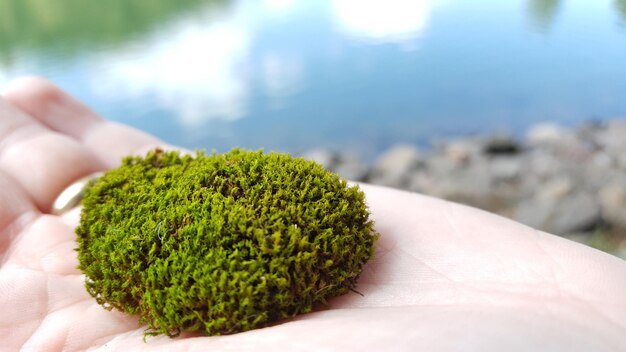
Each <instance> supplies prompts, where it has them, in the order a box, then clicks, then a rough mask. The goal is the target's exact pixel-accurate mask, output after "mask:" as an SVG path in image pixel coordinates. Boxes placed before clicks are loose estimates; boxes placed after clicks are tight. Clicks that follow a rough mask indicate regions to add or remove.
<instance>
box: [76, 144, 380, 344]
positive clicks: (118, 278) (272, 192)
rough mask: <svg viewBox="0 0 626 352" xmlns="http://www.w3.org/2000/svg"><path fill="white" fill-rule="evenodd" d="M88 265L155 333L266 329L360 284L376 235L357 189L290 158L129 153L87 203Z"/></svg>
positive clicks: (98, 289)
mask: <svg viewBox="0 0 626 352" xmlns="http://www.w3.org/2000/svg"><path fill="white" fill-rule="evenodd" d="M83 205H84V208H83V210H82V213H81V221H80V225H79V226H78V228H77V229H76V233H77V235H78V249H77V251H78V259H79V263H80V264H79V268H80V269H81V270H82V271H83V272H84V273H85V275H86V287H87V290H88V292H89V293H90V294H91V295H92V296H93V297H95V299H96V300H97V301H98V303H99V304H101V305H103V306H104V307H105V308H107V309H113V308H115V309H118V310H120V311H123V312H126V313H130V314H138V315H139V316H140V321H141V322H142V323H146V324H147V325H148V329H147V330H146V333H147V334H155V335H156V334H167V335H169V336H176V335H178V334H179V333H180V332H182V331H202V332H204V333H206V334H209V335H219V334H228V333H234V332H240V331H246V330H250V329H254V328H258V327H263V326H266V325H268V324H271V323H273V322H276V321H278V320H280V319H284V318H289V317H293V316H295V315H297V314H300V313H305V312H309V311H311V310H312V309H313V308H314V307H315V306H316V305H317V304H319V303H325V302H326V300H327V299H328V298H330V297H333V296H337V295H341V294H343V293H346V292H347V291H348V290H351V289H353V288H354V286H355V284H356V280H357V278H358V276H359V274H360V273H361V271H362V268H363V265H364V264H365V263H366V262H367V261H368V260H369V259H370V258H371V257H372V255H373V251H374V241H375V240H376V238H377V237H378V235H377V234H376V233H375V231H374V229H373V224H372V221H371V220H370V219H369V212H368V209H367V206H366V204H365V201H364V194H363V192H361V191H360V190H359V188H358V186H349V185H348V184H347V182H346V181H345V180H342V179H340V178H339V176H337V175H335V174H333V173H330V172H328V171H326V170H324V169H323V168H322V167H321V166H319V165H318V164H316V163H314V162H311V161H306V160H304V159H302V158H293V157H291V156H289V155H287V154H278V153H269V154H265V153H263V152H260V151H259V152H251V151H245V150H240V149H234V150H232V151H230V152H228V153H225V154H212V155H207V154H204V153H202V152H199V153H198V154H197V155H196V156H194V157H192V156H189V155H184V156H181V155H180V154H179V153H177V152H163V151H161V150H155V151H152V152H150V153H148V155H147V156H146V157H145V158H141V157H127V158H125V159H124V161H123V163H122V166H120V167H119V168H117V169H114V170H111V171H109V172H107V173H106V174H104V175H103V176H102V177H100V178H99V179H98V180H97V181H95V182H92V183H91V184H90V185H89V187H88V189H87V191H86V194H85V198H84V199H83Z"/></svg>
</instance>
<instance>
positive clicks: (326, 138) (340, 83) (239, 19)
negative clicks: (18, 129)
mask: <svg viewBox="0 0 626 352" xmlns="http://www.w3.org/2000/svg"><path fill="white" fill-rule="evenodd" d="M24 74H37V75H41V76H44V77H47V78H49V79H51V80H52V81H54V82H56V83H57V84H58V85H60V86H61V87H63V88H64V89H66V90H68V91H69V92H71V93H72V94H74V95H76V96H78V97H79V99H81V100H83V101H84V102H86V104H88V105H89V106H91V107H92V108H93V109H95V110H96V111H97V112H99V113H100V114H102V115H104V116H106V117H107V118H109V119H111V120H115V121H119V122H123V123H125V124H129V125H132V126H135V127H137V128H139V129H142V130H145V131H147V132H149V133H153V134H155V135H157V136H159V137H160V138H162V139H164V140H166V141H167V142H169V143H172V144H177V145H181V146H184V147H187V148H192V149H194V148H204V149H209V150H211V149H217V150H220V151H225V150H227V149H229V148H231V147H235V146H241V147H246V148H253V149H257V148H265V149H266V150H280V151H288V152H293V153H301V152H303V151H306V150H308V149H311V148H317V147H324V148H330V149H336V150H345V151H350V152H355V153H358V154H360V155H362V156H363V157H364V158H366V159H367V158H372V157H374V156H376V155H377V154H378V153H380V152H381V151H382V150H384V149H385V148H388V147H389V146H391V145H394V144H397V143H410V144H416V145H421V146H426V145H428V144H429V143H430V141H432V140H436V139H441V138H452V137H454V136H464V135H469V134H485V133H512V134H515V135H520V134H521V133H523V132H524V130H525V129H526V128H528V127H529V126H530V125H532V124H534V123H537V122H541V121H554V122H558V123H561V124H564V125H572V124H575V123H577V122H581V121H586V120H589V119H594V120H601V119H605V118H610V117H615V116H624V115H626V94H625V93H626V0H594V1H589V0H570V1H568V0H510V1H492V0H489V1H488V0H475V1H465V0H441V1H436V0H412V1H411V0H409V1H402V0H386V1H371V0H362V1H354V0H334V1H295V0H293V1H290V0H265V1H258V0H257V1H244V0H242V1H226V0H223V1H201V0H185V1H177V2H171V1H168V0H159V1H154V0H135V1H126V0H110V1H106V2H104V1H103V2H89V3H86V2H83V1H79V0H57V1H49V2H48V1H22V0H4V1H2V2H0V86H2V85H4V84H5V83H6V82H7V81H9V80H10V79H12V78H15V77H17V76H20V75H24Z"/></svg>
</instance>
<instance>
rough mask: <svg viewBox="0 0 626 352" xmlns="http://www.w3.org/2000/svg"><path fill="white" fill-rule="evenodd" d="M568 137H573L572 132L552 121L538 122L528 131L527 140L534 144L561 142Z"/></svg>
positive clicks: (542, 144)
mask: <svg viewBox="0 0 626 352" xmlns="http://www.w3.org/2000/svg"><path fill="white" fill-rule="evenodd" d="M566 139H572V134H571V132H570V131H568V130H566V129H564V128H563V127H561V126H560V125H557V124H556V123H551V122H546V123H540V124H537V125H535V126H533V127H531V128H530V129H529V130H528V132H527V133H526V141H527V142H528V143H529V144H530V145H532V146H544V145H553V144H559V143H561V142H563V141H564V140H566Z"/></svg>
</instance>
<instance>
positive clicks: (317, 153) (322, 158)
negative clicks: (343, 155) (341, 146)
mask: <svg viewBox="0 0 626 352" xmlns="http://www.w3.org/2000/svg"><path fill="white" fill-rule="evenodd" d="M302 156H303V157H304V158H305V159H307V160H312V161H315V162H316V163H318V164H320V165H322V166H323V167H324V168H326V169H328V170H333V169H334V168H335V166H337V162H338V161H339V154H338V153H335V152H333V151H330V150H328V149H321V148H320V149H313V150H309V151H308V152H306V153H304V154H303V155H302Z"/></svg>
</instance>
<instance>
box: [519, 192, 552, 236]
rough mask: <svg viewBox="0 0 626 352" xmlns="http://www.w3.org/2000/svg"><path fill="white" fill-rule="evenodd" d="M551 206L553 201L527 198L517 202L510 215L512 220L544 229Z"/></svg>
mask: <svg viewBox="0 0 626 352" xmlns="http://www.w3.org/2000/svg"><path fill="white" fill-rule="evenodd" d="M553 208H554V203H553V202H547V201H540V200H538V199H537V198H529V199H526V200H524V201H521V202H520V203H518V204H517V207H516V209H515V210H514V211H513V214H512V217H513V219H514V220H516V221H519V222H521V223H522V224H525V225H528V226H530V227H532V228H535V229H540V230H545V226H546V224H547V222H548V219H549V218H550V215H551V213H552V210H553Z"/></svg>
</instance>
